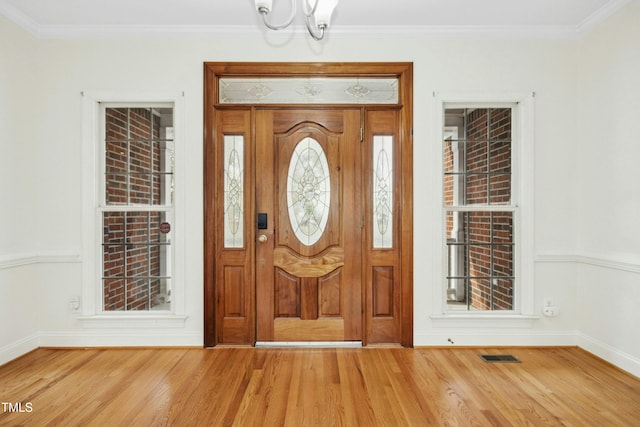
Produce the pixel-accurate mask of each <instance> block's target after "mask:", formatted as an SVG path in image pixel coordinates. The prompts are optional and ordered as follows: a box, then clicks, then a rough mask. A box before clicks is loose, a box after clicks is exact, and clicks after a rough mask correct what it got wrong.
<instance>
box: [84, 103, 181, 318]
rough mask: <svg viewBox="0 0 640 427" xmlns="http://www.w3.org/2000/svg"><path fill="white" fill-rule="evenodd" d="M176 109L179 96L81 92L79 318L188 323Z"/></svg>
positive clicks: (177, 109) (178, 124)
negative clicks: (129, 317)
mask: <svg viewBox="0 0 640 427" xmlns="http://www.w3.org/2000/svg"><path fill="white" fill-rule="evenodd" d="M181 106H182V97H180V96H165V95H148V96H142V97H139V96H136V97H135V98H134V99H132V98H131V96H127V95H126V94H124V95H118V94H110V93H107V94H94V93H83V114H84V117H83V123H84V137H83V139H84V143H83V163H84V167H83V200H84V203H83V212H84V213H83V221H84V225H83V229H84V238H83V247H84V249H83V252H84V254H85V256H84V259H83V295H82V305H81V307H82V308H81V310H82V315H83V316H81V319H84V320H91V319H97V321H100V318H101V317H102V318H107V319H114V317H113V316H115V315H120V318H122V317H121V316H122V314H129V315H134V316H136V318H140V316H144V315H145V313H146V314H147V315H148V316H149V315H152V316H153V319H155V320H153V321H151V320H150V322H151V323H147V324H148V325H153V326H156V325H158V326H163V325H164V326H166V325H167V323H166V322H165V321H158V319H162V318H166V319H169V320H168V321H170V322H172V321H174V320H175V321H178V322H183V321H184V319H185V318H186V317H185V316H183V314H184V297H183V295H184V291H183V289H182V282H183V280H181V277H182V276H181V274H182V273H181V272H182V269H183V263H182V262H181V258H180V257H178V256H176V254H178V253H182V252H184V250H183V243H182V241H181V240H180V239H179V236H180V235H181V232H180V231H181V229H182V227H183V226H182V225H181V223H180V221H179V220H178V219H179V217H180V214H179V212H176V210H177V209H179V207H180V206H181V205H183V203H180V201H181V200H183V199H181V198H182V197H183V196H182V193H183V191H180V188H181V187H180V179H179V175H178V173H179V170H181V169H182V168H180V158H181V155H180V153H181V152H182V149H181V145H183V143H182V141H181V140H180V138H179V134H180V129H181V128H182V126H181V116H180V112H181V111H182V107H181ZM171 319H173V320H171Z"/></svg>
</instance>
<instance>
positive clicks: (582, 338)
mask: <svg viewBox="0 0 640 427" xmlns="http://www.w3.org/2000/svg"><path fill="white" fill-rule="evenodd" d="M576 338H577V341H578V346H579V347H580V348H583V349H584V350H586V351H588V352H589V353H592V354H594V355H596V356H598V357H599V358H601V359H603V360H605V361H607V362H609V363H611V364H612V365H614V366H617V367H618V368H620V369H622V370H624V371H627V372H629V373H630V374H632V375H635V376H636V377H638V378H640V359H639V358H637V357H634V356H632V355H630V354H628V353H625V352H624V351H621V350H619V349H617V348H615V347H612V346H610V345H609V344H607V343H604V342H602V341H600V340H597V339H595V338H593V337H590V336H589V335H585V334H583V333H578V335H577V337H576Z"/></svg>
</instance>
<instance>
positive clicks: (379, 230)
mask: <svg viewBox="0 0 640 427" xmlns="http://www.w3.org/2000/svg"><path fill="white" fill-rule="evenodd" d="M372 196H373V247H374V248H376V249H384V248H391V247H393V136H391V135H375V136H374V137H373V195H372Z"/></svg>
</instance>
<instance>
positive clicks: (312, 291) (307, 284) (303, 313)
mask: <svg viewBox="0 0 640 427" xmlns="http://www.w3.org/2000/svg"><path fill="white" fill-rule="evenodd" d="M301 282H302V289H301V290H300V318H301V319H302V320H313V319H317V318H318V279H317V278H315V277H304V278H302V280H301Z"/></svg>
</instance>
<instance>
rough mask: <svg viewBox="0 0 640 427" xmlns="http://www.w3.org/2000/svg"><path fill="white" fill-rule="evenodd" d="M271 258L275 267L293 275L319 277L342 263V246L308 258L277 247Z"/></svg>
mask: <svg viewBox="0 0 640 427" xmlns="http://www.w3.org/2000/svg"><path fill="white" fill-rule="evenodd" d="M273 258H274V259H273V263H274V265H275V266H276V267H278V268H281V269H282V270H284V271H286V272H287V273H289V274H291V275H293V276H305V277H321V276H325V275H327V274H329V273H331V272H332V271H334V270H336V269H337V268H339V267H342V266H343V265H344V248H342V247H333V248H329V250H328V251H326V252H324V253H323V254H322V255H319V256H317V257H314V258H310V259H309V258H301V257H300V256H298V255H296V254H294V253H292V252H291V250H289V249H287V248H283V247H278V248H275V249H274V250H273Z"/></svg>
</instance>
